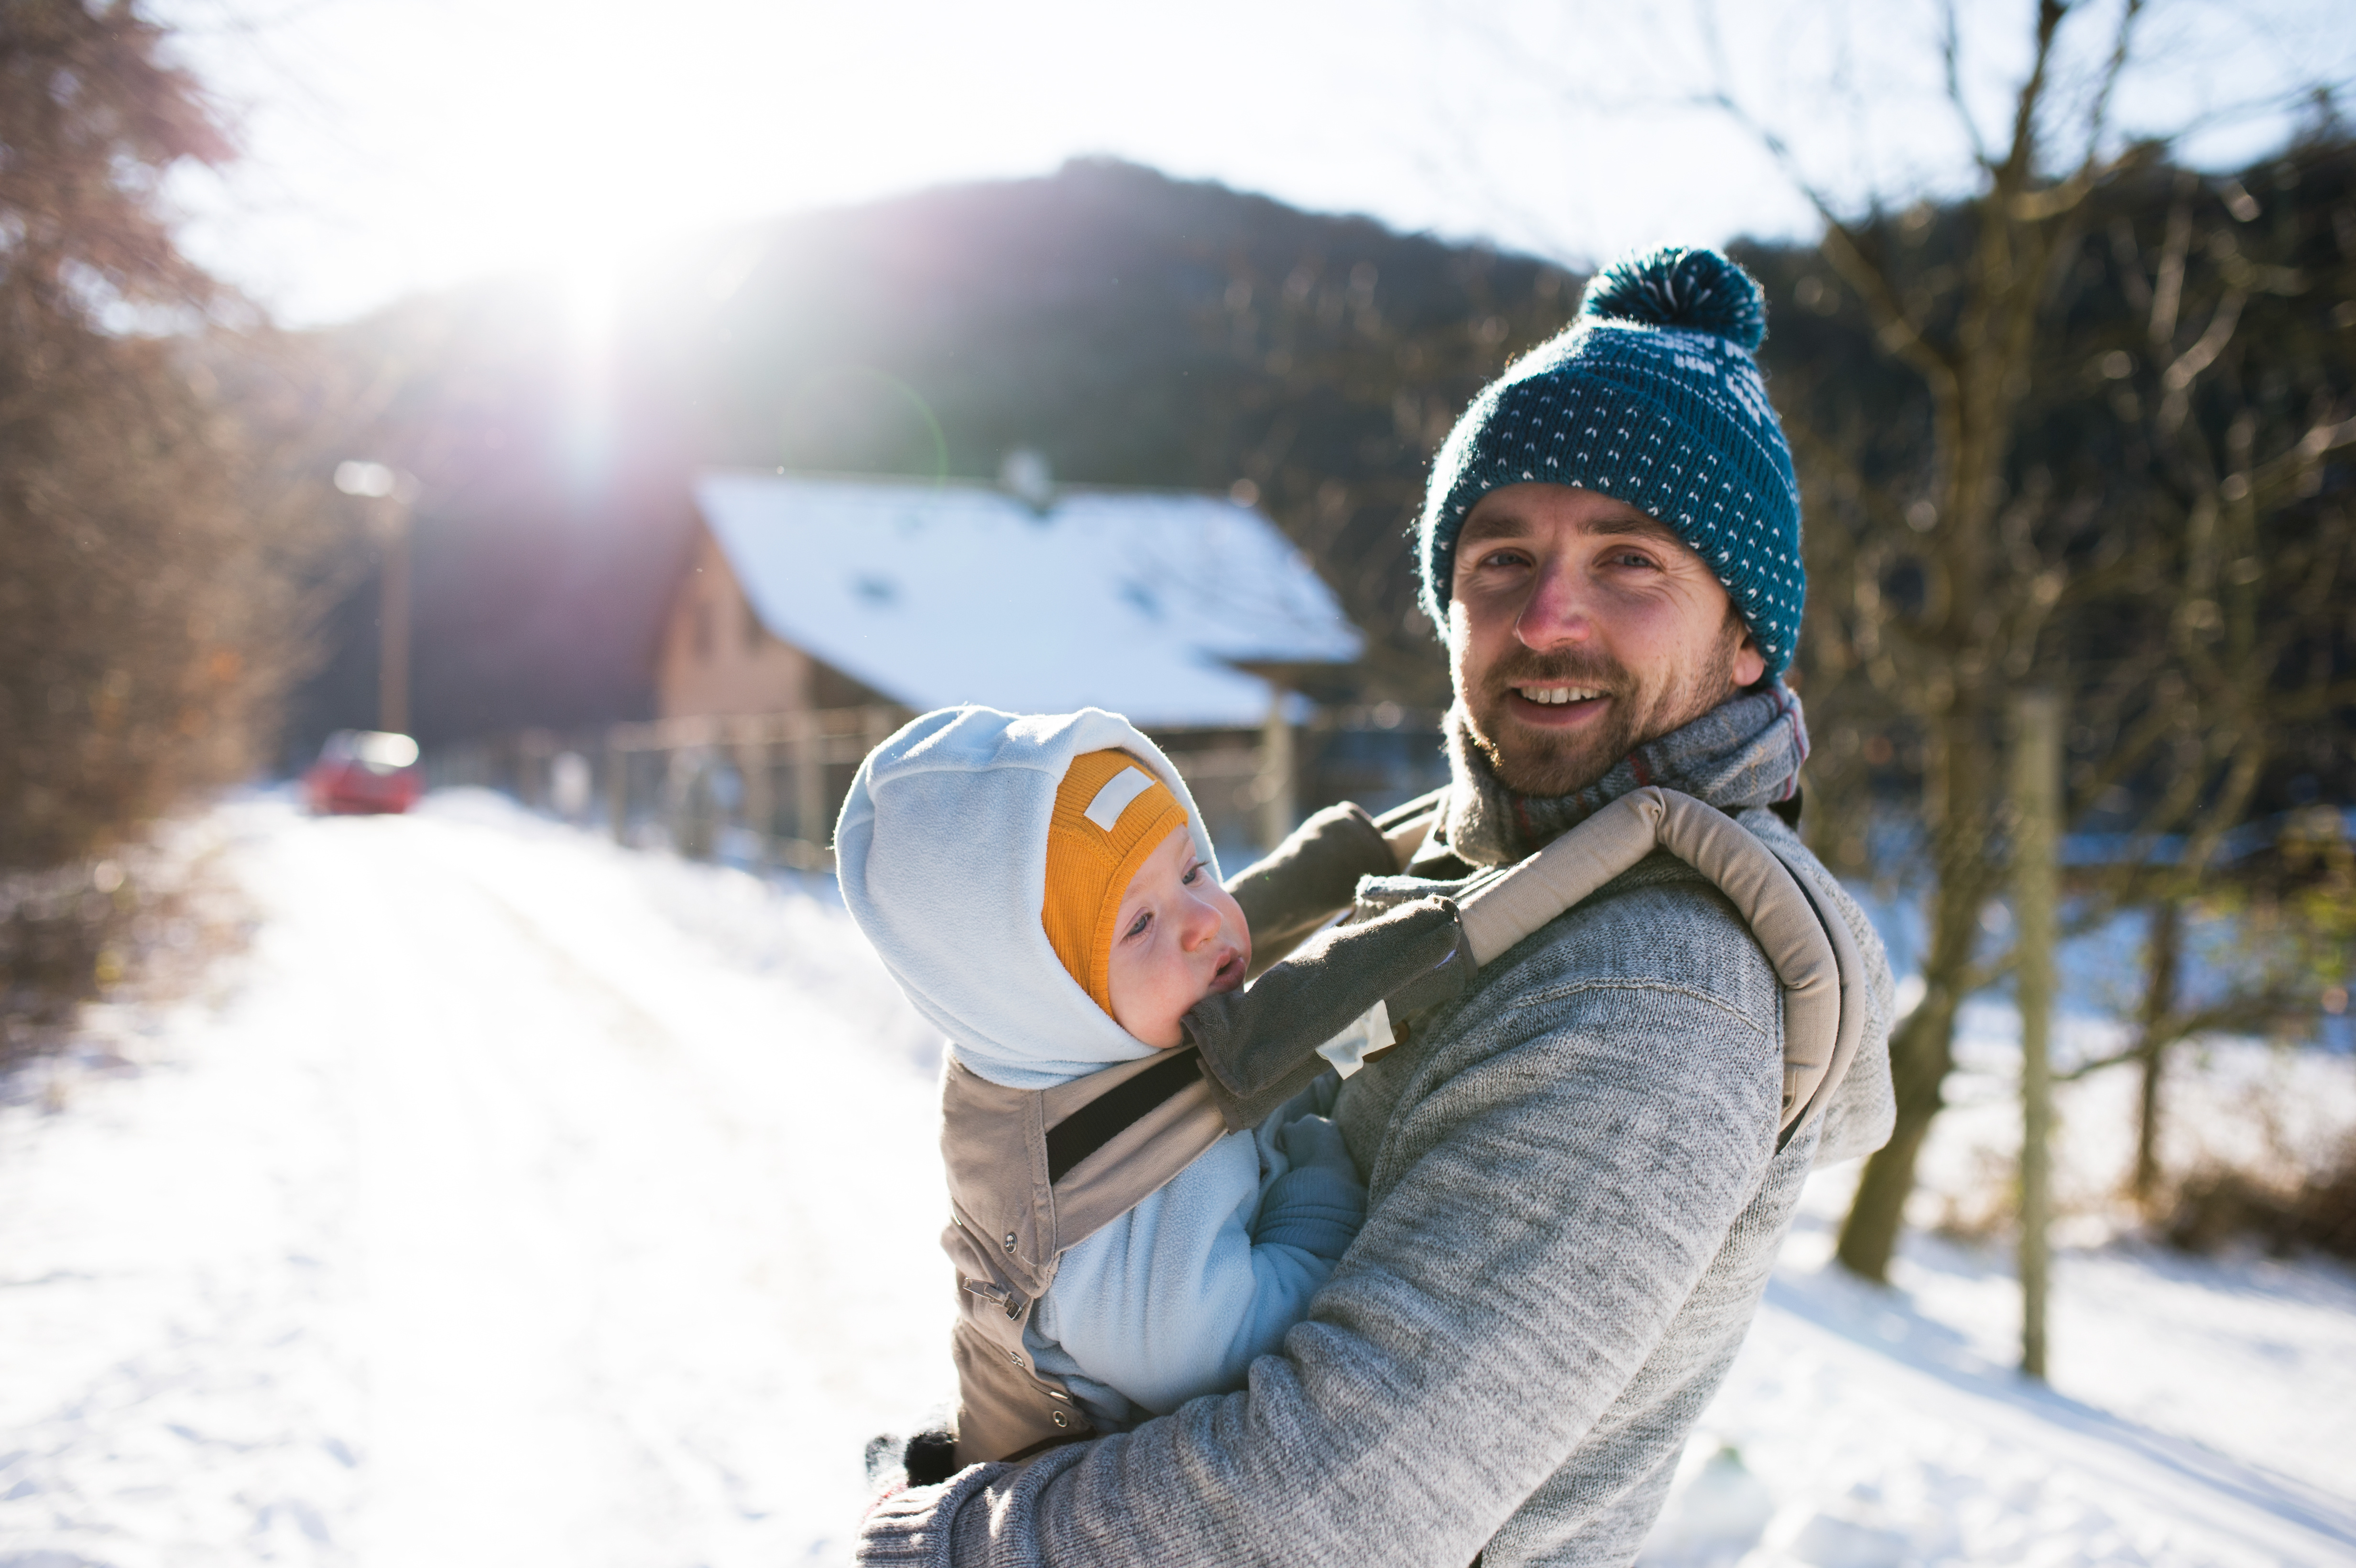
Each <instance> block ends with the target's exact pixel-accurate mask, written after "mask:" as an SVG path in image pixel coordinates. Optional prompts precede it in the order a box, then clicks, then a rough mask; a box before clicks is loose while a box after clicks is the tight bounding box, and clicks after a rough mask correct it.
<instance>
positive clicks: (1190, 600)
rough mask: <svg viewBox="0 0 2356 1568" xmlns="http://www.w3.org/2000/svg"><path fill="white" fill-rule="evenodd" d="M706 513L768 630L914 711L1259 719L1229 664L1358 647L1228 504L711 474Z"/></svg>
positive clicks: (1189, 721) (1304, 567)
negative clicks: (969, 706)
mask: <svg viewBox="0 0 2356 1568" xmlns="http://www.w3.org/2000/svg"><path fill="white" fill-rule="evenodd" d="M695 498H696V504H697V507H698V508H699V509H700V510H701V513H702V516H703V520H704V522H705V524H706V525H707V526H709V527H710V528H711V529H712V536H713V538H714V539H717V540H718V542H719V545H720V548H721V549H722V551H723V553H724V554H725V555H726V556H727V558H728V563H729V565H730V567H731V568H732V569H733V570H734V571H735V573H736V578H737V581H738V582H739V583H740V584H742V586H743V588H744V593H745V597H746V598H747V599H749V600H750V601H751V602H752V605H753V610H754V613H755V614H757V615H758V616H759V617H760V618H761V621H762V624H764V625H766V627H767V628H768V629H769V631H770V632H772V633H773V634H775V635H776V636H778V637H779V638H781V639H783V640H784V641H786V642H788V643H791V644H793V645H796V646H797V647H799V648H802V649H804V650H806V651H807V652H809V653H810V654H812V655H814V656H817V657H819V658H820V659H823V660H824V661H825V662H826V663H828V664H830V665H832V666H833V667H835V668H837V669H840V670H841V671H842V672H843V673H844V674H846V675H849V676H851V677H854V678H855V679H857V680H860V681H862V682H863V683H865V684H866V685H868V686H871V687H873V688H875V689H876V690H878V691H880V692H883V694H884V695H885V696H887V697H890V698H892V699H894V700H895V701H899V702H903V703H905V704H906V705H907V706H909V707H911V708H917V709H930V708H942V707H947V706H948V705H950V704H952V703H958V702H980V703H986V704H988V705H990V706H991V707H993V708H1003V709H1010V710H1012V711H1014V712H1037V713H1052V712H1066V711H1069V710H1071V709H1076V708H1083V707H1088V706H1091V705H1093V706H1096V707H1099V708H1107V709H1112V710H1113V711H1115V712H1119V713H1122V714H1126V715H1127V716H1128V717H1129V718H1130V720H1133V721H1134V722H1137V723H1140V724H1146V725H1169V726H1181V725H1240V724H1253V723H1258V721H1259V720H1260V719H1261V718H1262V717H1263V716H1264V715H1265V714H1266V713H1267V711H1268V701H1269V688H1268V687H1267V685H1266V684H1265V683H1264V682H1262V681H1261V680H1259V679H1258V678H1257V677H1252V676H1248V675H1245V674H1243V673H1242V672H1240V671H1238V670H1237V669H1235V668H1233V667H1232V663H1231V661H1237V660H1251V661H1267V662H1278V661H1281V662H1286V663H1301V664H1344V663H1347V662H1349V661H1350V660H1352V659H1355V658H1356V657H1357V656H1358V652H1359V649H1360V646H1361V640H1360V638H1359V635H1358V633H1357V631H1356V630H1355V628H1354V627H1353V626H1351V624H1350V623H1349V622H1348V621H1347V620H1346V619H1344V616H1343V614H1342V610H1341V606H1340V605H1339V604H1337V603H1335V602H1334V599H1333V592H1332V591H1331V590H1330V589H1328V588H1327V587H1326V586H1325V584H1324V583H1323V581H1321V580H1320V579H1319V578H1318V576H1317V573H1316V572H1315V571H1313V570H1312V568H1311V567H1310V565H1309V562H1308V560H1307V559H1306V558H1305V557H1303V556H1302V555H1301V552H1300V551H1299V550H1297V549H1294V548H1293V547H1292V545H1291V543H1290V541H1289V540H1287V539H1285V537H1284V536H1283V535H1282V534H1281V533H1279V532H1278V531H1277V528H1276V526H1275V525H1274V524H1272V523H1270V522H1269V520H1268V519H1267V518H1266V517H1262V516H1260V515H1259V514H1258V512H1255V511H1253V510H1251V509H1250V508H1249V507H1241V506H1237V505H1236V504H1235V503H1234V502H1232V501H1229V500H1227V499H1226V498H1225V497H1223V496H1196V495H1183V494H1171V493H1165V492H1151V491H1120V490H1085V489H1069V490H1065V491H1062V492H1060V493H1059V494H1058V495H1057V496H1056V498H1055V502H1054V504H1053V505H1052V506H1051V507H1048V509H1047V510H1046V511H1044V513H1042V512H1036V511H1033V509H1032V508H1031V507H1028V506H1026V505H1024V504H1023V502H1021V501H1019V500H1017V499H1015V498H1014V497H1013V496H1011V495H1008V494H1007V493H1005V492H1004V491H1001V490H999V489H997V488H995V487H992V486H989V485H975V484H955V483H945V484H940V485H934V484H930V483H926V482H922V481H912V480H868V479H812V478H804V477H799V476H795V475H769V474H744V473H727V472H712V473H706V474H704V475H701V476H699V477H698V479H697V480H696V485H695Z"/></svg>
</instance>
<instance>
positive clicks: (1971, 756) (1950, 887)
mask: <svg viewBox="0 0 2356 1568" xmlns="http://www.w3.org/2000/svg"><path fill="white" fill-rule="evenodd" d="M1981 701H1982V699H1981V694H1980V693H1979V692H1978V691H1977V690H1976V689H1973V688H1963V689H1961V690H1959V691H1957V692H1956V693H1955V694H1954V697H1953V698H1952V699H1951V700H1950V704H1949V707H1948V709H1947V711H1946V712H1945V713H1944V715H1942V717H1941V720H1940V722H1939V723H1938V725H1937V727H1936V728H1935V729H1934V730H1933V737H1934V739H1935V740H1936V741H1937V755H1936V756H1935V757H1934V758H1933V763H1932V766H1931V767H1930V768H1929V769H1928V770H1927V773H1928V783H1929V784H1930V785H1931V787H1930V788H1928V789H1926V790H1925V791H1924V801H1923V806H1924V810H1923V818H1924V826H1925V827H1927V829H1928V830H1929V832H1930V834H1931V839H1932V842H1931V856H1932V863H1933V868H1934V869H1935V870H1936V872H1937V875H1938V893H1937V895H1936V898H1935V900H1934V901H1933V905H1932V912H1931V944H1930V948H1929V950H1928V952H1926V953H1925V954H1924V955H1923V962H1922V1001H1921V1002H1920V1003H1919V1004H1917V1005H1916V1007H1915V1008H1914V1011H1913V1012H1912V1014H1910V1015H1908V1017H1907V1019H1906V1021H1905V1022H1904V1023H1903V1024H1902V1025H1901V1026H1900V1027H1899V1029H1897V1031H1896V1032H1895V1033H1894V1034H1893V1035H1892V1036H1891V1038H1890V1080H1891V1086H1892V1088H1893V1089H1894V1090H1895V1092H1896V1095H1897V1100H1898V1121H1897V1125H1896V1126H1895V1128H1894V1129H1893V1130H1892V1131H1891V1133H1890V1142H1889V1143H1888V1144H1886V1145H1884V1146H1883V1147H1882V1148H1881V1149H1880V1150H1879V1152H1877V1153H1876V1154H1875V1155H1874V1156H1873V1157H1871V1158H1870V1159H1869V1160H1867V1161H1866V1166H1865V1171H1864V1173H1863V1175H1861V1176H1860V1177H1859V1178H1858V1186H1857V1196H1856V1197H1855V1198H1854V1199H1853V1200H1851V1201H1850V1205H1849V1211H1848V1217H1847V1219H1846V1220H1845V1221H1842V1223H1841V1234H1840V1245H1839V1248H1838V1251H1837V1253H1836V1256H1837V1258H1838V1259H1839V1261H1840V1264H1841V1266H1842V1267H1844V1268H1846V1269H1847V1270H1848V1271H1849V1272H1850V1273H1851V1274H1854V1275H1858V1276H1860V1277H1861V1278H1865V1279H1869V1280H1872V1281H1873V1282H1874V1283H1875V1284H1877V1285H1886V1284H1888V1283H1889V1280H1890V1257H1891V1256H1892V1254H1893V1253H1895V1252H1896V1251H1897V1247H1898V1232H1899V1231H1900V1230H1901V1227H1902V1226H1903V1224H1904V1222H1905V1214H1906V1200H1907V1199H1908V1198H1909V1197H1911V1196H1912V1194H1913V1191H1914V1162H1915V1159H1916V1157H1918V1156H1919V1155H1920V1154H1921V1153H1922V1140H1923V1137H1924V1136H1926V1135H1927V1134H1928V1133H1929V1132H1930V1130H1931V1123H1932V1122H1933V1120H1934V1119H1935V1118H1936V1117H1937V1116H1938V1114H1939V1109H1940V1107H1941V1106H1942V1105H1943V1104H1945V1099H1944V1089H1945V1084H1946V1080H1947V1072H1948V1069H1949V1068H1951V1067H1952V1066H1953V1065H1954V1034H1955V1011H1956V1009H1957V1008H1960V1007H1961V1006H1962V1005H1963V1000H1964V990H1965V986H1966V985H1967V984H1968V982H1969V977H1970V972H1971V966H1972V955H1973V953H1974V951H1975V949H1976V947H1977V946H1978V944H1979V930H1980V925H1979V913H1980V905H1981V903H1982V902H1983V901H1984V900H1985V898H1986V896H1987V889H1988V886H1989V882H1988V869H1987V804H1988V801H1989V799H1990V793H1991V785H1990V779H1989V767H1990V763H1989V756H1988V752H1989V747H1988V744H1987V736H1986V735H1985V733H1984V731H1983V726H1982V724H1981V715H1982V712H1983V709H1982V707H1981Z"/></svg>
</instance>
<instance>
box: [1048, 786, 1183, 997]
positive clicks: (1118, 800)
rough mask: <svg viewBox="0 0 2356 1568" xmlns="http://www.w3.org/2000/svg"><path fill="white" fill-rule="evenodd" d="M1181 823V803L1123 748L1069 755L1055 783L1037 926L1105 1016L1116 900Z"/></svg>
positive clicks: (1067, 970) (1109, 984)
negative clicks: (1059, 780)
mask: <svg viewBox="0 0 2356 1568" xmlns="http://www.w3.org/2000/svg"><path fill="white" fill-rule="evenodd" d="M1186 822H1187V817H1186V808H1185V807H1184V806H1183V805H1180V804H1179V803H1178V797H1177V796H1176V795H1173V794H1171V793H1170V789H1169V786H1167V785H1166V784H1162V781H1161V780H1159V779H1157V778H1155V777H1154V776H1153V775H1152V774H1151V773H1149V772H1148V771H1146V769H1145V767H1144V765H1143V764H1142V763H1140V762H1139V761H1138V760H1137V759H1136V758H1135V757H1132V756H1130V754H1129V753H1128V752H1122V751H1105V752H1087V754H1086V755H1084V756H1078V757H1075V758H1073V759H1072V765H1071V766H1070V767H1069V768H1068V769H1066V770H1065V773H1064V782H1063V783H1062V784H1059V785H1057V786H1056V789H1055V815H1054V816H1051V817H1050V818H1049V819H1048V824H1047V894H1046V898H1045V899H1044V901H1042V903H1041V905H1040V909H1039V923H1040V924H1042V925H1044V927H1046V929H1047V944H1048V945H1049V946H1051V947H1053V948H1054V949H1055V956H1056V957H1057V958H1059V959H1061V960H1062V961H1063V965H1064V968H1065V971H1066V973H1068V974H1069V975H1070V976H1072V978H1073V979H1075V980H1076V981H1078V982H1079V984H1080V989H1082V990H1084V991H1086V992H1087V994H1088V997H1089V998H1090V999H1091V1000H1092V1001H1094V1002H1095V1003H1096V1005H1097V1006H1098V1007H1100V1008H1103V1009H1104V1010H1105V1012H1106V1013H1107V1014H1108V1015H1109V1014H1110V1013H1111V1012H1112V939H1113V926H1114V923H1116V922H1117V921H1118V920H1119V916H1120V901H1121V897H1122V895H1123V894H1125V893H1127V892H1128V891H1129V884H1130V881H1131V880H1133V879H1134V878H1135V877H1136V875H1137V869H1138V868H1139V867H1140V866H1142V865H1144V864H1145V862H1146V860H1147V859H1150V858H1151V856H1152V854H1153V851H1154V850H1156V849H1158V848H1161V846H1162V840H1163V839H1164V838H1167V837H1170V835H1171V833H1172V832H1173V830H1175V829H1177V828H1181V827H1185V826H1186Z"/></svg>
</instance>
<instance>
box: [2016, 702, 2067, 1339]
mask: <svg viewBox="0 0 2356 1568" xmlns="http://www.w3.org/2000/svg"><path fill="white" fill-rule="evenodd" d="M2011 795H2012V803H2011V804H2012V901H2013V953H2014V955H2015V957H2014V965H2013V985H2014V995H2015V996H2016V997H2018V999H2019V1004H2020V1370H2021V1371H2024V1372H2027V1373H2028V1374H2029V1376H2030V1377H2033V1378H2037V1379H2040V1380H2042V1379H2043V1378H2044V1376H2045V1349H2046V1346H2045V1302H2046V1293H2047V1285H2048V1277H2047V1271H2048V1264H2049V1262H2050V1256H2051V1254H2050V1253H2049V1251H2048V1249H2047V1245H2046V1230H2047V1226H2048V1224H2049V1222H2050V1221H2051V1219H2052V1204H2053V1198H2052V1166H2051V1147H2050V1144H2051V1138H2052V1136H2053V1083H2052V1061H2051V1054H2050V1044H2051V1039H2050V1035H2049V1033H2048V1031H2049V1029H2051V1022H2052V1014H2053V989H2054V982H2053V969H2054V955H2053V947H2054V942H2055V939H2056V937H2057V935H2058V934H2059V931H2060V923H2059V908H2058V906H2059V904H2060V901H2061V898H2060V886H2059V883H2060V876H2059V873H2058V871H2057V869H2056V860H2057V858H2058V857H2057V850H2058V848H2059V842H2060V838H2061V699H2059V698H2058V697H2056V696H2055V695H2054V694H2052V693H2051V692H2042V691H2040V692H2022V693H2020V694H2019V695H2018V696H2016V697H2015V698H2014V699H2013V703H2012V790H2011Z"/></svg>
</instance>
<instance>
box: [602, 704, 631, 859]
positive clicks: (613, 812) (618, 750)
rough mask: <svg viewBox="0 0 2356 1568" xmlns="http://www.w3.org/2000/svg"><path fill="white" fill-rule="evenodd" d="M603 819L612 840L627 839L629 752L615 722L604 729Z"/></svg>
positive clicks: (620, 842) (617, 841) (628, 826)
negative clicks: (609, 829) (611, 726)
mask: <svg viewBox="0 0 2356 1568" xmlns="http://www.w3.org/2000/svg"><path fill="white" fill-rule="evenodd" d="M605 819H606V822H607V823H608V824H609V825H610V826H611V827H612V828H613V830H614V842H615V843H616V844H626V843H628V842H629V841H630V753H629V752H627V751H626V750H625V749H624V747H623V745H622V731H621V728H620V726H618V725H617V726H616V727H615V728H613V729H611V730H608V731H605Z"/></svg>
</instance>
